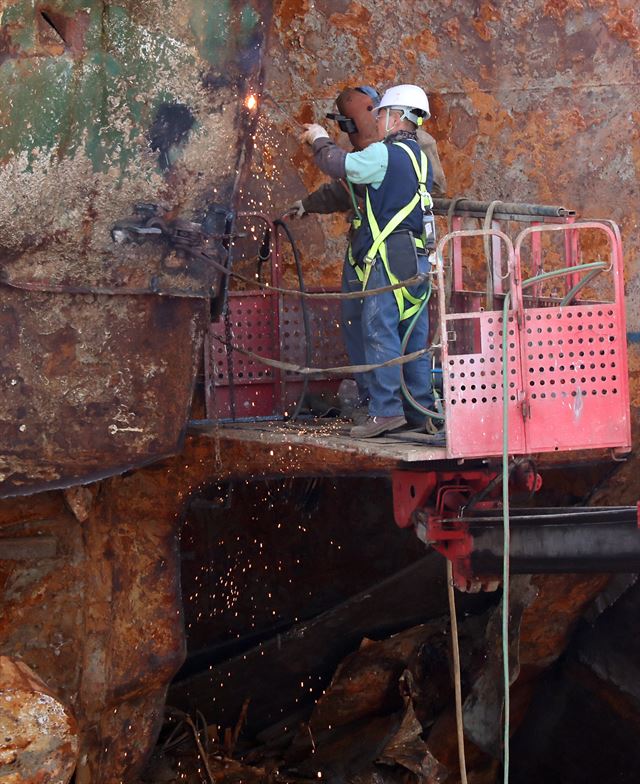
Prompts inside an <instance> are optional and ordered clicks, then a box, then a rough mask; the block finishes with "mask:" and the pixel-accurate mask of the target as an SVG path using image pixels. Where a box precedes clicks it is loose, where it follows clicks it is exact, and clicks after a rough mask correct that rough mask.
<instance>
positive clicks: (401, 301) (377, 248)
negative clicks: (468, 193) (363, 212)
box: [349, 142, 433, 321]
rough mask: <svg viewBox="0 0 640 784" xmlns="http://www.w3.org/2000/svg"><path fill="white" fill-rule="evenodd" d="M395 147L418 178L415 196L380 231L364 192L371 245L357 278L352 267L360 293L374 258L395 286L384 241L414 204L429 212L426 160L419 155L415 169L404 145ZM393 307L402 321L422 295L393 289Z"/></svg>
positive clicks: (413, 310)
mask: <svg viewBox="0 0 640 784" xmlns="http://www.w3.org/2000/svg"><path fill="white" fill-rule="evenodd" d="M394 144H396V145H397V146H398V147H401V148H402V149H403V150H404V151H405V152H406V153H407V154H408V156H409V158H410V160H411V163H412V165H413V168H414V171H415V172H416V176H417V178H418V192H417V193H416V195H415V196H414V197H413V198H412V199H411V201H410V202H409V203H408V204H407V205H405V206H404V207H403V208H402V209H401V210H399V211H398V212H397V213H396V214H395V215H394V216H393V218H391V220H390V221H389V222H388V223H387V224H386V226H385V227H384V228H383V229H382V230H381V229H380V227H379V226H378V221H377V220H376V217H375V215H374V213H373V209H372V207H371V201H370V199H369V189H368V188H367V192H366V208H367V220H368V222H369V228H370V229H371V235H372V237H373V245H372V246H371V247H370V248H369V251H368V252H367V255H366V256H365V258H364V265H365V266H364V270H363V271H362V276H361V274H360V271H359V270H360V268H359V267H358V266H357V265H355V268H356V274H357V275H358V279H360V280H362V289H363V290H364V289H365V288H366V286H367V282H368V280H369V275H370V273H371V267H372V266H373V264H374V263H375V259H376V255H379V256H380V258H381V259H382V263H383V264H384V268H385V270H386V273H387V275H388V276H389V280H390V281H391V283H392V284H393V285H395V284H396V283H398V282H399V281H398V278H397V277H396V276H395V275H394V274H393V273H392V272H391V270H390V268H389V260H388V257H387V247H386V244H385V240H386V239H387V237H389V235H390V234H392V233H393V232H394V231H395V230H396V229H397V227H398V226H399V225H400V224H401V223H402V221H403V220H404V219H405V218H407V217H408V216H409V215H410V214H411V212H412V211H413V210H414V209H415V207H416V205H417V204H418V202H420V206H421V208H422V211H423V212H424V211H425V210H427V209H430V207H431V205H432V204H433V202H432V201H431V196H430V194H429V192H428V191H427V173H428V167H429V162H428V159H427V156H426V155H425V154H424V152H422V150H421V151H420V157H421V164H422V165H421V166H419V165H418V161H417V160H416V157H415V155H414V153H413V150H412V149H411V148H410V147H409V146H408V145H406V144H403V143H402V142H394ZM415 242H416V245H417V246H418V247H424V243H423V242H422V240H420V239H418V238H417V239H416V240H415ZM349 258H350V260H351V258H352V256H351V248H349ZM393 294H394V296H395V298H396V303H397V305H398V310H399V312H400V321H404V319H407V318H410V317H411V316H413V315H414V314H415V313H417V311H418V310H419V308H420V305H421V304H422V302H423V300H424V295H423V296H422V297H414V296H413V295H411V294H410V293H409V292H408V291H407V289H406V288H403V289H396V290H395V291H394V292H393ZM407 301H409V302H410V303H411V305H410V307H406V302H407Z"/></svg>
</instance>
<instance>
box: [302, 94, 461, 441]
mask: <svg viewBox="0 0 640 784" xmlns="http://www.w3.org/2000/svg"><path fill="white" fill-rule="evenodd" d="M379 103H380V95H379V93H378V92H377V90H375V89H374V88H373V87H370V86H368V85H365V86H361V87H347V88H345V89H344V90H343V91H342V92H341V93H340V94H339V95H338V97H337V99H336V108H337V110H338V111H337V112H329V113H328V114H327V115H326V116H327V118H328V119H330V120H334V121H335V122H336V123H337V125H338V127H339V128H340V130H341V131H343V132H344V133H346V134H347V135H348V136H349V141H350V142H351V144H352V145H353V148H354V150H355V151H360V150H363V149H365V148H366V147H368V146H369V145H370V144H373V143H374V142H377V141H380V139H381V136H380V135H379V131H378V128H377V122H376V111H375V110H376V109H377V107H378V105H379ZM417 140H418V144H419V145H420V148H421V149H422V151H423V152H424V153H425V154H426V155H427V158H428V159H429V169H430V172H431V173H432V188H431V192H432V193H433V194H434V195H437V196H444V194H445V192H446V180H445V175H444V171H443V169H442V165H441V163H440V157H439V155H438V150H437V147H436V141H435V139H434V138H433V136H431V135H430V134H429V133H427V132H426V131H425V130H424V129H423V128H419V129H418V131H417ZM363 188H364V186H361V185H356V186H355V187H354V186H353V184H352V183H350V182H349V181H348V180H343V179H339V180H332V181H331V182H329V183H325V184H323V185H321V186H320V187H319V188H318V189H317V190H315V191H313V192H312V193H310V194H308V195H307V196H305V197H304V198H303V199H300V200H299V201H297V202H295V203H294V204H293V205H292V206H291V207H290V209H289V211H288V212H289V214H290V215H293V216H295V217H298V218H301V217H303V216H305V215H307V214H311V213H315V214H329V213H334V212H345V213H350V215H351V230H350V232H349V239H350V240H351V237H352V235H353V234H354V232H355V231H356V230H357V229H358V228H359V226H360V224H361V212H362V210H363V209H364V202H363V197H364V190H363ZM361 287H362V283H361V279H360V278H359V277H358V275H357V271H356V268H355V262H354V258H353V254H352V253H351V247H350V245H349V246H348V247H347V252H346V254H345V263H344V265H343V271H342V291H343V292H348V291H355V290H357V289H358V288H361ZM361 315H362V300H356V299H349V300H343V301H342V303H341V328H342V334H343V338H344V341H345V346H346V349H347V354H348V356H349V361H350V362H351V364H352V365H363V364H365V362H366V360H365V354H364V346H363V341H362V323H361ZM354 377H355V380H356V383H357V396H358V401H357V402H356V407H355V412H353V413H355V416H354V419H356V421H358V419H359V418H360V417H359V415H360V411H363V412H364V411H365V410H366V404H367V403H368V400H369V388H368V374H362V373H358V374H355V376H354ZM341 388H342V385H341ZM352 406H353V401H350V406H349V408H351V407H352ZM410 421H413V423H414V424H416V425H420V424H421V423H422V421H421V419H420V421H415V414H414V413H413V412H410Z"/></svg>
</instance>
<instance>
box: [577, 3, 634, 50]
mask: <svg viewBox="0 0 640 784" xmlns="http://www.w3.org/2000/svg"><path fill="white" fill-rule="evenodd" d="M589 5H590V6H591V8H607V11H606V13H605V14H604V16H603V17H602V18H603V20H604V23H605V25H606V26H607V30H608V31H609V32H610V33H611V35H613V36H615V37H616V38H619V39H620V40H621V41H626V42H627V43H628V44H629V45H630V46H631V48H632V49H633V51H634V52H635V53H636V54H637V53H638V52H640V30H639V28H638V25H637V23H636V16H635V9H634V8H627V9H623V8H620V0H589Z"/></svg>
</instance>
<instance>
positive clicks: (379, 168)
mask: <svg viewBox="0 0 640 784" xmlns="http://www.w3.org/2000/svg"><path fill="white" fill-rule="evenodd" d="M388 165H389V151H388V150H387V145H386V144H383V143H382V142H374V143H373V144H370V145H369V146H368V147H366V148H365V149H364V150H360V151H359V152H350V153H347V157H346V158H345V161H344V168H345V172H346V175H347V177H348V178H349V179H350V180H351V182H353V183H355V184H356V185H371V187H372V188H379V187H380V185H382V181H383V180H384V176H385V174H386V173H387V166H388Z"/></svg>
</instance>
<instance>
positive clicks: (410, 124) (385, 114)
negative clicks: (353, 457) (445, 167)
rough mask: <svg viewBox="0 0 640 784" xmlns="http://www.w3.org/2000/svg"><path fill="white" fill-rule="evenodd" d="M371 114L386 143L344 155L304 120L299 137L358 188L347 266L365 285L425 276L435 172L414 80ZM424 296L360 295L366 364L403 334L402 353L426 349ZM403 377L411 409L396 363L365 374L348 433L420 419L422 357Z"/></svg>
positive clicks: (425, 112)
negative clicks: (365, 404) (363, 403)
mask: <svg viewBox="0 0 640 784" xmlns="http://www.w3.org/2000/svg"><path fill="white" fill-rule="evenodd" d="M375 112H376V114H377V116H376V122H377V130H378V133H379V138H384V141H383V142H374V143H373V144H370V145H369V146H368V147H366V149H364V150H361V151H357V152H353V153H346V152H345V151H344V150H342V149H340V148H339V147H338V146H337V145H336V144H335V143H334V142H332V141H331V140H330V139H329V135H328V134H327V132H326V131H325V129H324V128H323V127H322V126H320V125H317V124H311V125H307V126H306V131H305V133H304V135H303V140H304V141H306V142H308V143H309V144H311V145H312V147H313V151H314V157H315V161H316V164H317V165H318V166H319V168H320V169H321V170H322V171H324V172H325V173H326V174H328V175H329V176H331V177H334V178H341V179H344V180H347V181H348V182H350V183H353V184H355V185H361V186H363V187H364V192H365V193H364V197H365V210H364V211H363V212H362V215H361V219H362V223H361V225H360V226H359V227H358V228H357V229H356V230H355V231H354V232H353V236H352V240H351V244H350V250H351V254H352V258H353V269H354V271H355V273H356V275H357V276H358V279H359V281H360V284H361V287H362V288H363V289H365V290H366V289H374V288H383V287H385V286H389V284H390V283H394V284H395V283H397V282H398V281H402V280H407V279H410V278H412V277H415V275H416V273H417V272H420V273H425V274H426V273H427V272H428V269H429V262H428V258H427V253H426V251H427V248H426V247H425V238H424V233H425V226H427V227H430V228H431V229H432V227H433V223H432V215H431V213H430V207H431V196H430V194H429V189H430V188H431V187H432V182H433V176H432V173H431V171H430V167H429V161H428V159H427V157H426V155H425V154H424V153H423V152H422V150H421V149H420V146H419V144H418V142H417V129H418V127H419V126H420V125H421V124H422V122H423V121H424V119H426V118H428V117H429V116H430V113H429V102H428V99H427V96H426V94H425V92H424V91H423V90H422V89H421V88H420V87H418V86H416V85H398V86H396V87H393V88H391V89H390V90H387V92H386V93H385V94H384V96H383V98H382V101H381V102H380V104H379V107H377V108H376V109H375ZM427 216H430V221H431V222H430V223H429V221H428V220H426V218H427ZM427 242H428V239H427ZM425 296H426V283H424V282H422V283H419V284H417V285H416V286H412V287H410V288H401V289H396V290H395V291H387V292H384V293H381V294H377V295H375V296H372V297H366V298H364V299H363V304H362V343H363V347H364V356H365V361H366V363H367V364H375V365H381V364H384V363H386V362H388V361H389V360H394V359H396V358H398V357H399V356H400V355H401V353H402V341H403V338H405V337H406V338H407V340H406V346H405V352H406V353H412V352H414V351H419V350H422V349H424V348H425V347H426V344H427V337H428V327H429V323H428V314H427V309H426V307H421V305H422V303H423V302H424V299H425ZM409 330H410V334H409V335H408V336H407V332H408V331H409ZM404 376H405V381H406V385H407V388H408V392H409V395H410V396H411V397H412V398H413V401H414V403H416V404H417V406H418V408H417V409H415V410H414V408H412V407H411V405H410V404H409V403H408V402H407V400H405V399H404V398H403V395H402V392H401V372H400V367H399V366H398V365H386V366H384V367H379V368H377V369H376V370H374V371H372V372H371V373H370V374H369V376H368V379H367V386H368V392H369V408H368V410H369V416H368V418H367V421H366V422H365V423H364V424H362V425H356V426H355V427H354V428H352V430H351V434H352V435H353V436H355V437H359V438H371V437H374V436H379V435H382V434H383V433H386V432H389V431H392V430H396V429H398V428H401V427H403V426H404V425H406V424H407V416H405V413H406V414H407V415H408V416H409V422H410V424H416V419H422V416H421V414H419V413H418V412H419V411H420V410H421V409H427V410H430V409H433V392H432V387H431V369H430V363H429V359H428V357H427V355H426V354H423V355H422V356H420V357H419V358H417V359H415V360H414V361H412V362H410V363H408V364H406V365H405V366H404ZM422 421H424V420H423V419H422Z"/></svg>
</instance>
